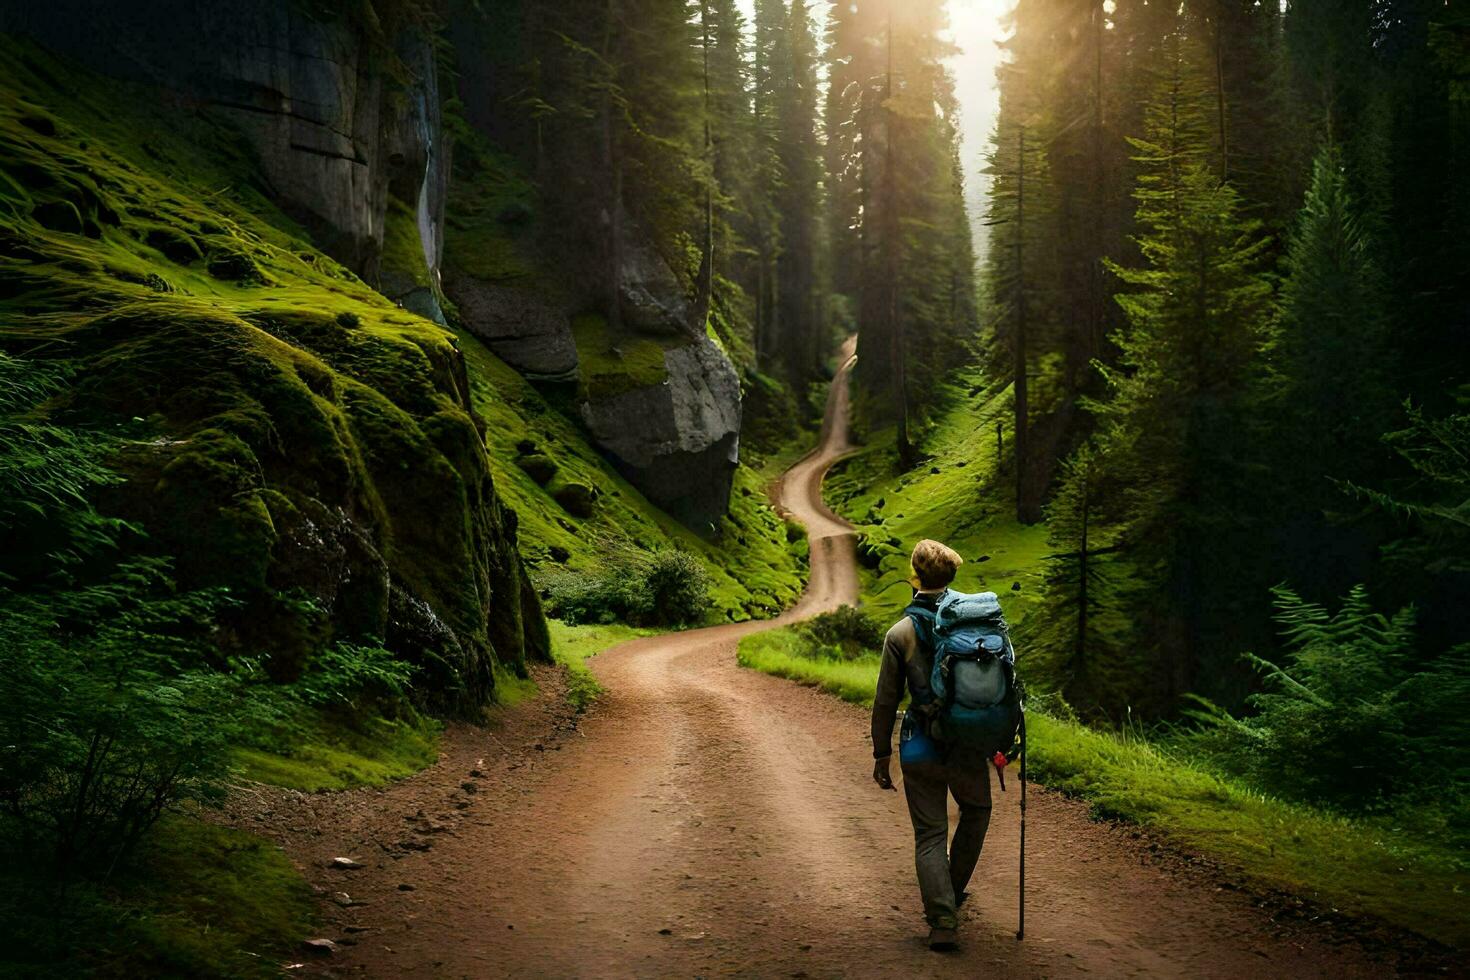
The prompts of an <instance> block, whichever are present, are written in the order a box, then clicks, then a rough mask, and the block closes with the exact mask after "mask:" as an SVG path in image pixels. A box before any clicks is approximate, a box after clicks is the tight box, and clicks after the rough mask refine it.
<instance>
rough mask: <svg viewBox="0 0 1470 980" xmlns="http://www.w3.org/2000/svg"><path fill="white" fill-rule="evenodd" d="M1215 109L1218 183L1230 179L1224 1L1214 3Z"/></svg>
mask: <svg viewBox="0 0 1470 980" xmlns="http://www.w3.org/2000/svg"><path fill="white" fill-rule="evenodd" d="M1215 109H1216V112H1217V113H1218V115H1219V121H1220V182H1221V183H1224V182H1225V181H1226V180H1228V179H1230V141H1229V136H1230V133H1229V129H1228V126H1229V120H1228V118H1227V113H1226V105H1225V0H1216V3H1215Z"/></svg>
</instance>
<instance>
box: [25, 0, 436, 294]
mask: <svg viewBox="0 0 1470 980" xmlns="http://www.w3.org/2000/svg"><path fill="white" fill-rule="evenodd" d="M304 11H305V8H304V5H301V4H298V3H295V2H293V0H253V2H250V3H239V4H201V3H198V2H196V0H150V2H149V3H148V4H146V5H142V6H140V5H137V4H128V3H116V2H114V0H48V2H47V3H14V4H9V3H8V4H0V31H4V32H6V33H17V34H25V35H30V36H32V37H34V38H35V39H36V40H37V41H39V42H40V43H41V44H43V45H45V46H46V47H48V48H51V49H53V50H55V51H58V52H60V53H62V54H64V55H67V56H68V57H71V58H74V59H76V60H78V61H80V62H82V63H83V64H85V65H87V66H88V67H90V68H92V69H94V70H96V71H98V72H101V73H102V74H105V75H110V76H114V77H122V78H128V79H132V80H136V81H142V82H146V83H149V84H154V85H160V86H163V87H165V88H168V89H171V90H173V91H175V92H177V93H178V94H180V95H182V96H184V97H187V98H189V99H194V100H198V101H202V102H204V103H206V104H208V105H210V106H211V107H212V108H213V109H214V110H215V111H218V112H220V113H222V114H224V115H227V116H228V117H229V118H230V119H231V121H232V122H234V123H235V124H236V125H237V126H238V127H239V128H240V129H241V130H242V131H243V132H244V133H245V135H246V136H247V138H248V139H249V140H250V142H251V143H252V144H253V145H254V147H255V150H256V152H257V154H258V156H259V160H260V165H261V169H262V171H263V173H264V176H265V177H266V179H267V180H268V181H269V183H270V188H269V189H270V191H271V192H272V193H273V195H274V196H275V197H276V198H277V200H278V201H279V202H280V203H281V204H282V206H283V207H285V208H286V209H287V210H288V211H290V212H292V213H293V215H294V216H295V217H297V219H298V220H300V221H301V222H302V223H303V224H304V225H306V226H307V227H308V228H309V230H311V231H312V232H313V234H314V235H315V236H316V237H317V239H318V241H319V242H320V243H321V244H322V246H323V247H324V248H325V249H326V251H328V252H329V253H331V254H332V255H333V256H334V257H335V258H337V259H338V260H340V261H341V262H343V263H344V264H345V265H347V266H348V267H350V268H351V269H352V270H353V271H355V272H357V273H358V274H359V275H361V276H363V278H365V279H366V280H368V281H369V282H377V280H378V271H379V270H378V259H379V256H380V255H381V251H382V242H383V220H384V213H385V209H386V206H387V198H388V194H389V191H390V189H391V190H392V192H393V193H394V194H396V195H397V196H399V197H400V198H401V199H402V200H403V201H404V203H406V204H408V205H409V206H410V207H416V208H417V209H418V213H419V222H420V233H421V237H422V239H423V243H424V248H425V257H426V259H427V260H428V266H429V268H430V270H437V269H438V260H439V251H440V247H441V243H442V240H443V238H442V224H443V221H442V216H443V208H444V193H445V186H446V180H445V177H446V175H447V173H448V159H447V154H446V153H445V152H444V151H443V148H442V147H441V146H440V141H439V139H438V134H439V102H440V99H439V93H438V91H437V73H436V71H435V66H434V53H433V49H432V47H431V45H430V43H429V41H428V39H427V38H425V37H422V36H416V35H405V36H403V37H401V38H400V39H399V40H398V41H397V43H396V53H397V56H398V58H399V60H400V61H401V62H402V65H403V67H404V69H405V72H406V74H407V76H408V77H409V79H410V81H409V82H408V83H407V84H400V83H398V82H396V81H393V80H390V79H389V78H388V77H387V76H386V75H385V74H384V71H383V69H382V67H381V65H382V62H383V56H382V55H381V54H380V53H374V52H373V50H372V46H371V44H370V43H369V42H368V41H367V39H365V38H364V37H361V36H360V35H359V33H358V31H357V30H356V29H355V28H354V27H353V26H352V25H350V24H349V23H346V22H344V21H342V20H340V19H327V18H323V19H314V18H312V17H310V16H307V14H306V13H305V12H304Z"/></svg>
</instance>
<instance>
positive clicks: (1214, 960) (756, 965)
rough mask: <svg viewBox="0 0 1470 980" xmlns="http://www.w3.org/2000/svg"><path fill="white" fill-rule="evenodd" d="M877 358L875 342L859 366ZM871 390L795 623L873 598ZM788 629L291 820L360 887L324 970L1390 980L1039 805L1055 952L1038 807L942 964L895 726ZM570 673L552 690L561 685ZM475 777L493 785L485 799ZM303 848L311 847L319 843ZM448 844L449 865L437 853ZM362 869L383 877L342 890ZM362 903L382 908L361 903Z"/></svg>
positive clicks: (471, 732) (1098, 828)
mask: <svg viewBox="0 0 1470 980" xmlns="http://www.w3.org/2000/svg"><path fill="white" fill-rule="evenodd" d="M849 352H850V350H849ZM846 397H847V385H846V372H845V370H844V372H843V373H842V374H841V375H839V377H838V380H837V383H836V384H834V386H833V389H832V395H831V404H830V405H829V409H828V413H827V421H826V425H825V427H824V433H823V440H822V444H821V446H820V448H819V450H818V451H817V452H816V453H814V454H813V455H812V456H809V457H808V458H807V459H805V460H803V461H802V462H800V463H798V464H797V465H796V466H795V467H794V468H793V469H792V470H791V471H790V472H789V473H788V474H787V476H786V478H785V479H784V481H783V484H782V488H781V497H782V500H783V502H784V504H785V506H786V507H787V508H788V509H789V510H790V511H791V513H792V514H793V515H794V516H796V517H797V518H798V519H800V520H802V521H803V522H805V523H806V525H807V527H808V528H810V529H811V533H812V583H811V588H810V590H809V591H808V593H807V595H806V597H805V598H804V599H803V600H802V602H801V603H800V605H799V606H798V607H797V608H796V609H795V610H793V611H792V612H791V613H789V614H787V615H785V616H783V617H781V619H780V620H777V621H776V622H777V623H779V622H785V621H790V620H792V619H795V618H797V617H800V616H805V615H810V614H815V613H817V612H820V611H821V610H824V609H830V608H832V607H834V606H836V605H837V604H839V603H841V602H851V601H852V600H853V599H855V597H856V594H857V578H856V572H855V567H854V564H853V561H852V554H851V552H852V539H851V538H850V537H849V536H848V529H847V527H846V526H845V525H844V524H843V523H842V522H841V521H840V520H838V519H837V518H835V517H834V516H833V515H832V514H831V513H830V512H829V511H828V510H827V509H826V508H825V507H824V506H823V504H822V502H821V495H820V484H821V478H822V475H823V473H824V471H825V470H826V468H827V466H828V465H829V464H830V463H831V462H832V460H833V459H835V458H836V457H837V456H838V455H839V454H840V453H841V452H842V451H843V450H844V448H845V447H846V444H847V438H846V422H845V419H846ZM772 625H774V624H773V623H745V624H738V625H729V626H719V627H715V628H711V629H705V630H698V631H693V632H687V633H680V634H675V635H672V636H663V637H657V638H651V639H647V640H640V641H636V642H633V643H629V644H625V645H623V646H621V647H618V648H616V649H613V650H610V651H608V652H606V653H604V654H603V655H601V656H599V657H597V658H595V660H594V661H592V663H593V664H594V666H595V670H596V673H597V676H598V677H599V679H600V680H601V681H602V683H603V684H604V685H605V686H606V688H607V693H606V695H605V696H604V697H603V698H602V699H601V701H600V702H599V703H598V704H597V705H596V706H595V707H594V709H593V710H592V711H591V712H590V713H589V714H588V715H587V716H585V718H583V719H581V720H580V721H579V720H578V719H577V718H575V717H573V716H570V715H568V714H567V713H566V710H565V709H564V708H561V707H559V706H558V705H556V704H555V703H553V699H549V698H543V699H542V703H540V704H538V705H536V706H533V707H532V708H530V709H527V710H524V711H521V712H519V713H517V714H515V715H514V716H513V717H511V718H508V719H507V720H506V721H505V723H504V724H503V725H502V727H501V728H499V729H494V730H491V731H490V732H485V731H483V730H479V729H470V728H460V729H455V730H453V731H451V733H450V736H449V738H448V740H447V746H446V754H445V758H444V759H443V760H441V762H440V763H439V765H438V766H436V767H435V768H433V769H431V770H429V771H428V772H426V773H425V774H423V775H421V776H419V777H416V778H414V779H412V780H408V781H406V782H404V783H402V784H399V785H397V786H394V787H392V788H390V789H387V790H385V791H381V792H371V793H358V794H339V795H337V796H336V797H325V798H324V797H305V798H297V799H293V800H288V801H283V802H280V803H278V804H277V806H278V807H279V808H280V809H281V811H282V812H277V813H275V814H274V815H272V817H271V818H270V819H269V820H268V821H267V823H271V824H274V825H278V824H281V823H283V822H284V823H290V822H291V821H293V820H294V821H296V822H297V823H299V824H301V825H303V826H306V827H314V828H315V830H314V832H313V833H309V834H306V835H302V834H295V835H293V836H288V837H287V839H286V843H287V847H288V850H290V851H291V852H292V853H293V854H294V855H296V856H297V857H298V858H299V859H300V860H301V862H302V864H303V866H304V867H307V868H308V869H310V870H309V874H310V875H311V877H312V878H313V879H314V880H316V881H317V882H319V883H320V886H321V887H322V888H323V889H325V890H326V891H327V892H337V893H338V894H337V896H336V901H335V903H334V904H329V905H328V908H329V909H331V915H330V919H329V925H330V927H331V930H332V931H329V932H328V933H327V934H328V935H329V936H333V937H334V938H339V939H342V940H345V941H346V942H347V943H351V944H353V945H350V946H344V947H343V948H341V949H340V950H339V951H338V952H337V953H336V954H334V955H333V956H332V957H330V958H329V959H327V960H323V961H317V962H315V963H310V964H308V965H307V967H306V969H308V970H314V971H322V972H328V973H332V974H339V975H368V976H384V977H389V976H393V977H398V976H412V977H494V976H517V977H524V976H582V977H624V976H640V977H642V976H648V977H654V976H658V977H664V976H672V977H694V976H712V975H731V974H734V975H744V976H811V977H827V976H937V977H949V976H954V977H960V976H964V977H974V976H980V975H984V976H1026V977H1032V976H1072V975H1079V974H1091V975H1095V976H1107V977H1113V976H1157V977H1177V976H1205V977H1232V978H1238V977H1242V976H1250V975H1270V976H1292V977H1308V976H1329V975H1330V976H1333V977H1338V978H1342V977H1354V976H1370V975H1372V976H1381V975H1383V973H1384V972H1385V966H1384V965H1383V964H1375V963H1373V962H1372V961H1371V959H1370V958H1369V956H1368V954H1366V953H1364V952H1363V951H1362V950H1361V949H1359V948H1357V947H1356V946H1353V945H1341V944H1338V943H1337V941H1336V940H1335V939H1334V937H1333V936H1331V935H1328V934H1326V933H1325V932H1324V931H1323V930H1320V929H1317V928H1315V927H1312V926H1309V925H1307V924H1304V923H1295V922H1285V923H1283V922H1278V921H1273V920H1272V918H1271V917H1269V916H1268V914H1267V913H1265V912H1263V911H1261V910H1259V909H1258V908H1256V907H1255V905H1254V904H1253V903H1252V900H1251V899H1249V898H1248V897H1246V896H1245V895H1243V894H1240V893H1237V892H1234V891H1231V890H1228V889H1221V888H1219V887H1217V885H1216V883H1215V881H1214V879H1212V878H1210V876H1209V875H1208V874H1202V873H1181V872H1180V871H1179V870H1177V868H1176V866H1175V865H1176V864H1177V862H1169V864H1168V866H1167V867H1166V866H1161V865H1160V864H1159V863H1157V858H1156V857H1155V855H1154V852H1153V851H1151V850H1150V849H1149V848H1148V847H1147V846H1146V843H1147V842H1146V841H1142V842H1141V841H1139V840H1138V839H1137V836H1138V835H1137V834H1136V833H1130V832H1129V831H1127V830H1125V829H1120V828H1115V827H1110V826H1106V825H1100V824H1097V823H1093V822H1091V821H1089V820H1088V819H1087V816H1086V812H1085V809H1084V807H1083V806H1081V805H1079V804H1077V803H1074V802H1071V801H1067V800H1064V799H1061V798H1060V797H1057V796H1055V795H1052V794H1048V793H1045V792H1034V793H1033V794H1032V796H1031V804H1032V806H1031V810H1030V813H1029V819H1028V850H1029V852H1030V853H1029V859H1030V867H1029V878H1028V898H1029V902H1030V904H1029V906H1028V916H1027V925H1028V932H1027V937H1026V939H1025V941H1024V942H1017V940H1016V939H1015V937H1014V929H1015V921H1016V908H1015V895H1016V848H1017V840H1016V829H1017V808H1016V803H1017V794H1016V793H1015V791H1014V786H1012V791H1011V792H1009V793H1006V794H1000V793H998V792H997V793H996V794H995V802H996V811H995V819H994V821H993V823H992V825H991V832H990V837H989V839H988V841H987V842H986V845H985V852H984V855H983V856H982V858H981V865H980V869H979V871H978V872H977V875H976V879H975V881H974V883H973V884H972V886H971V890H972V892H973V893H974V899H973V900H972V901H971V903H969V904H968V905H967V906H966V908H965V909H964V910H963V913H964V914H963V920H964V921H963V924H962V931H961V938H962V941H963V948H962V949H961V950H960V951H959V952H958V953H954V954H944V955H940V954H934V953H930V952H929V951H927V950H926V949H925V948H924V946H923V944H922V937H923V935H924V927H923V923H922V921H921V918H920V915H919V910H918V891H917V886H916V885H915V882H914V877H913V855H912V844H911V841H912V836H911V831H910V828H909V824H908V817H907V814H906V811H905V809H904V805H903V800H902V795H901V794H896V793H885V792H882V791H880V790H878V789H877V788H876V787H875V786H874V785H873V783H872V782H871V779H870V776H869V774H870V771H871V751H870V748H869V745H868V742H867V714H866V712H864V711H862V710H860V709H857V708H854V707H852V706H850V705H846V704H842V703H839V702H837V701H835V700H834V699H832V698H829V697H826V696H824V695H821V694H818V693H816V692H814V691H811V690H808V689H805V688H801V687H798V686H795V685H792V684H790V683H788V682H784V681H780V680H776V679H773V678H770V677H766V676H763V675H760V674H757V673H754V672H752V671H748V670H742V669H741V668H739V667H737V666H736V663H735V646H736V642H737V641H738V639H739V638H740V637H742V636H745V635H747V634H749V633H752V632H755V631H758V630H763V629H769V628H771V626H772ZM554 677H555V675H554V673H552V672H549V671H548V672H546V673H545V674H544V675H543V678H542V679H543V680H545V681H547V682H548V683H554ZM462 784H466V785H462ZM298 829H299V828H298ZM425 848H427V849H425ZM349 852H351V853H353V855H354V856H356V857H358V858H359V859H361V860H362V861H364V862H365V863H367V864H368V867H366V868H364V869H362V870H360V871H346V872H342V871H330V870H325V869H324V868H323V863H324V862H327V861H329V860H330V858H331V857H332V856H334V855H336V854H343V853H349ZM359 903H360V904H359Z"/></svg>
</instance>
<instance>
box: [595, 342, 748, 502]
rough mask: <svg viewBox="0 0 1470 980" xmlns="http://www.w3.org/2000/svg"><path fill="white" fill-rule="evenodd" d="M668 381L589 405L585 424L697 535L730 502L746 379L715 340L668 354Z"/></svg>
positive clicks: (637, 482)
mask: <svg viewBox="0 0 1470 980" xmlns="http://www.w3.org/2000/svg"><path fill="white" fill-rule="evenodd" d="M664 364H665V366H666V367H667V368H668V372H669V375H668V380H666V381H664V382H663V383H662V384H659V385H650V386H648V387H645V388H636V389H634V390H632V391H626V392H622V393H620V394H617V395H614V396H612V397H611V398H606V399H601V400H590V401H586V402H583V403H582V407H581V409H582V420H583V421H584V422H585V423H586V424H587V428H588V429H589V430H590V431H591V432H592V435H593V437H594V438H596V440H597V442H598V444H599V445H600V446H602V448H603V449H604V450H605V451H606V452H607V453H608V454H609V455H610V456H611V458H612V460H613V463H614V465H616V466H617V468H618V470H619V472H621V473H622V474H623V475H624V476H625V477H627V479H628V481H629V482H630V483H632V484H633V485H634V486H636V487H638V489H640V490H642V491H643V493H644V495H645V496H647V497H648V499H649V500H652V501H653V502H654V503H656V504H658V505H659V506H660V507H662V508H663V509H664V510H666V511H668V512H669V513H670V514H672V515H673V516H675V517H676V518H678V519H679V520H681V521H683V522H684V523H685V524H688V525H689V526H690V527H692V528H695V529H696V530H705V529H707V528H708V527H709V525H710V524H713V523H715V522H718V521H719V519H720V518H721V517H722V516H724V514H725V511H726V510H727V509H728V508H729V505H730V480H731V478H732V476H733V475H734V472H735V466H736V464H737V463H738V462H739V458H740V380H739V378H738V377H737V376H736V374H735V368H734V367H733V366H732V365H731V364H730V360H729V358H727V357H726V356H725V355H724V353H723V352H722V351H721V350H720V349H719V348H718V347H716V346H715V345H714V343H713V342H711V341H710V340H709V339H708V338H705V337H701V338H699V339H698V340H696V341H694V342H692V343H690V344H688V345H686V346H683V347H675V348H673V349H671V350H668V351H665V352H664Z"/></svg>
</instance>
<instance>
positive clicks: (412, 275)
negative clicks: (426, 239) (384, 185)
mask: <svg viewBox="0 0 1470 980" xmlns="http://www.w3.org/2000/svg"><path fill="white" fill-rule="evenodd" d="M382 261H383V274H384V277H385V278H386V277H387V276H389V275H392V276H394V277H396V280H402V281H403V283H405V284H406V283H411V284H412V285H414V286H422V287H425V288H433V285H434V280H433V277H431V276H430V275H429V265H428V262H427V261H425V259H424V243H423V239H422V238H421V237H420V235H419V226H418V218H417V217H416V216H415V215H414V212H413V208H411V207H409V206H408V205H407V204H405V203H403V202H402V201H400V200H399V199H398V198H396V197H394V196H392V195H389V197H388V207H387V209H386V213H385V214H384V217H383V259H382ZM399 288H401V287H399ZM402 291H403V292H407V291H408V290H407V289H402Z"/></svg>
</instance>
